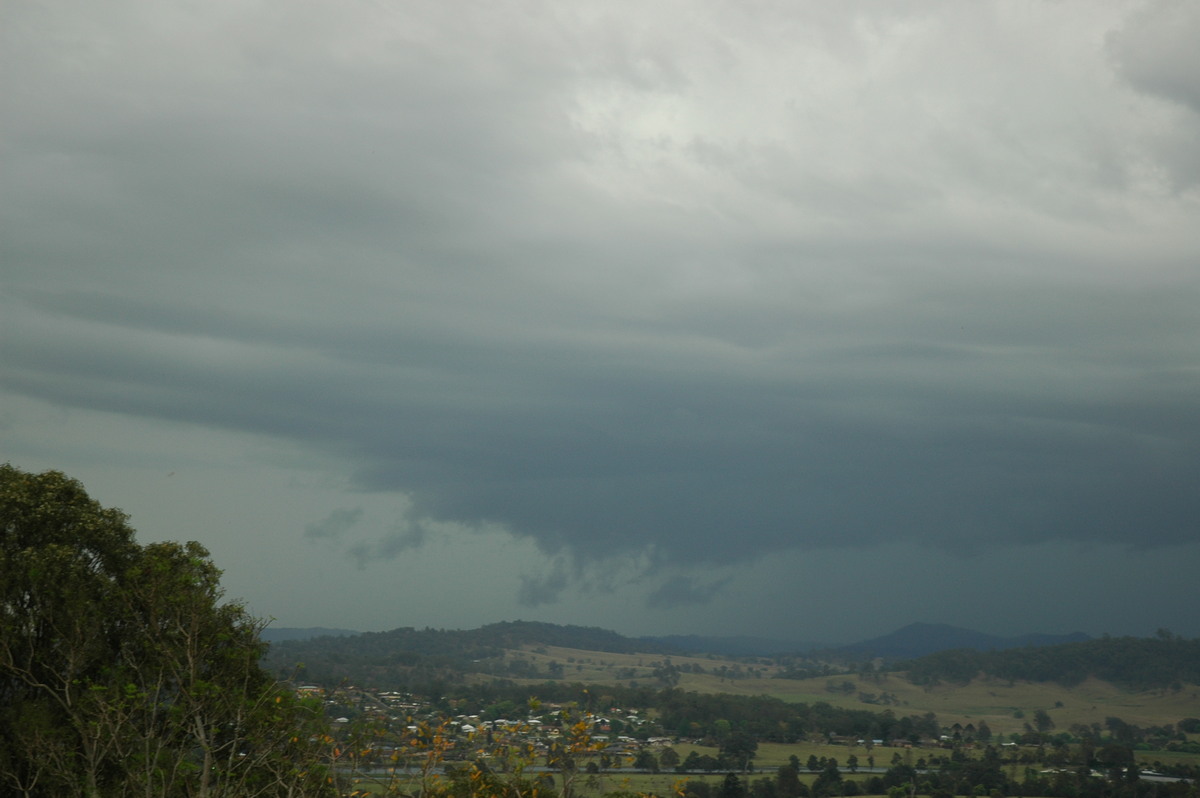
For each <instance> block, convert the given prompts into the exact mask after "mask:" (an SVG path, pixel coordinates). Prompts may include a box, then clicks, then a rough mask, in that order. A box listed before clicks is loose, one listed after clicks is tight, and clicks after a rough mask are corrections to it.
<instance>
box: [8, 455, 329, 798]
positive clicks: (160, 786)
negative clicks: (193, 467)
mask: <svg viewBox="0 0 1200 798" xmlns="http://www.w3.org/2000/svg"><path fill="white" fill-rule="evenodd" d="M219 581H220V571H219V570H218V569H217V568H216V567H215V566H214V565H213V564H212V562H211V561H210V560H209V556H208V552H207V551H205V549H204V548H203V547H202V546H200V545H199V544H198V543H194V542H192V543H183V544H180V543H153V544H149V545H145V546H143V545H139V544H138V543H137V542H136V540H135V539H134V533H133V530H132V529H131V528H130V527H129V525H128V523H127V517H126V516H125V514H124V513H122V512H121V511H119V510H116V509H110V508H104V507H102V506H100V504H99V503H97V502H96V501H94V500H93V499H91V498H90V497H89V496H88V495H87V493H86V492H85V491H84V489H83V486H82V485H80V483H78V482H77V481H75V480H72V479H69V478H68V477H66V476H65V475H63V474H61V473H59V472H54V471H50V472H46V473H42V474H29V473H26V472H23V471H21V470H19V469H17V468H14V467H13V466H11V465H7V464H6V465H2V466H0V780H2V781H0V792H2V793H3V794H13V795H21V796H26V798H38V797H39V796H61V795H84V796H88V798H105V797H106V796H117V795H122V796H123V795H134V794H136V795H144V796H168V795H169V796H175V795H185V796H193V795H194V796H203V797H205V798H219V797H220V796H234V795H236V796H256V795H261V796H307V795H323V794H326V793H328V792H329V791H330V790H331V789H332V788H331V787H330V786H329V781H328V778H327V775H326V773H325V772H324V771H323V769H322V768H321V767H320V765H319V764H318V763H319V760H318V758H317V756H316V754H317V749H316V745H317V744H318V741H319V740H320V737H321V735H320V731H321V728H322V722H323V721H322V718H321V713H320V708H319V707H315V706H309V705H306V704H304V703H303V702H301V701H299V700H297V699H296V698H295V697H294V696H293V694H292V693H291V691H289V690H287V689H285V688H284V687H283V686H281V685H280V684H278V683H277V682H276V681H275V680H274V679H273V678H271V677H270V676H269V675H268V674H267V673H266V672H265V671H263V670H262V668H261V667H260V665H259V658H260V657H261V655H262V652H263V645H262V644H261V643H260V642H259V638H258V634H259V632H260V630H261V627H260V625H259V623H258V622H257V621H255V620H254V619H253V618H251V617H250V616H249V615H248V614H247V612H246V610H245V608H244V607H243V606H241V605H240V604H237V603H222V591H221V588H220V584H219Z"/></svg>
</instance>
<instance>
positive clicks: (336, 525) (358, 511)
mask: <svg viewBox="0 0 1200 798" xmlns="http://www.w3.org/2000/svg"><path fill="white" fill-rule="evenodd" d="M362 516H363V511H362V508H361V507H356V508H354V509H353V510H347V509H344V508H339V509H337V510H334V511H333V512H332V513H330V514H329V516H328V517H327V518H324V519H322V520H320V521H317V522H316V523H313V524H309V525H308V526H306V527H304V536H305V537H306V538H312V539H316V540H324V539H334V540H336V539H338V538H341V537H342V536H343V535H345V533H346V532H347V531H348V530H349V529H350V528H351V527H353V526H355V525H357V524H358V522H359V521H360V520H362Z"/></svg>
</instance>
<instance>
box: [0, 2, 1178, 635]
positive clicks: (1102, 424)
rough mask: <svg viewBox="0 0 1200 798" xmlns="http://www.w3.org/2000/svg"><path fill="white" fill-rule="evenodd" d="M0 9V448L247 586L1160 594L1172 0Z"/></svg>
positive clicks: (636, 598) (893, 618) (755, 614)
mask: <svg viewBox="0 0 1200 798" xmlns="http://www.w3.org/2000/svg"><path fill="white" fill-rule="evenodd" d="M0 18H2V22H0V280H2V282H0V335H2V339H0V346H2V350H0V460H7V461H10V462H12V463H13V464H14V465H17V466H19V467H22V468H25V469H28V470H42V469H47V468H55V469H59V470H63V471H66V472H67V473H68V474H70V475H72V476H74V477H77V478H79V479H81V480H82V481H83V482H84V484H85V486H86V487H87V488H88V489H89V490H90V491H91V493H92V494H93V495H94V496H95V497H96V498H98V499H99V500H101V501H102V502H104V503H105V504H108V505H115V506H118V507H121V508H123V509H124V510H126V511H127V512H129V513H130V514H131V516H132V523H133V525H134V526H135V527H136V528H137V529H138V530H139V536H140V538H141V539H142V540H144V541H150V540H159V539H195V540H199V541H200V542H202V543H203V544H205V545H206V546H208V547H209V549H210V550H211V551H212V553H213V556H214V559H215V560H216V562H217V565H218V566H220V567H222V568H223V569H225V572H226V575H225V585H226V588H227V591H228V595H229V596H230V597H231V598H241V599H244V600H245V601H246V602H247V603H248V604H249V605H250V607H251V609H252V610H253V611H254V612H255V613H257V614H258V615H260V616H264V617H271V618H274V619H276V620H275V625H278V626H315V625H323V626H337V627H346V628H354V629H362V630H382V629H390V628H395V627H398V626H418V627H421V626H435V627H446V628H473V627H475V626H479V625H481V624H485V623H490V622H494V621H500V620H513V619H518V618H523V619H526V620H546V621H552V622H557V623H578V624H586V625H596V626H603V627H606V628H610V629H615V630H617V631H619V632H622V633H625V634H658V633H704V634H766V635H774V636H779V637H788V638H793V639H813V640H820V641H828V642H848V641H852V640H857V639H862V638H866V637H870V636H874V635H877V634H883V633H886V632H889V631H892V630H893V629H895V628H898V627H899V626H902V625H904V624H907V623H909V622H912V621H927V622H943V623H952V624H956V625H960V626H968V627H971V628H975V629H979V630H981V631H986V632H991V633H995V634H1017V633H1023V632H1033V631H1040V632H1070V631H1075V630H1081V631H1085V632H1088V633H1091V634H1102V633H1106V632H1107V633H1111V634H1150V633H1152V632H1153V631H1154V630H1155V629H1156V628H1158V627H1167V628H1170V629H1172V630H1173V631H1175V632H1176V633H1180V634H1184V635H1188V636H1197V635H1200V616H1198V615H1197V614H1196V612H1195V608H1196V607H1197V606H1198V605H1200V582H1198V580H1197V573H1198V572H1200V489H1198V486H1200V48H1197V47H1196V46H1195V43H1196V42H1197V41H1200V4H1196V3H1192V2H1187V1H1186V0H1179V2H1093V1H1092V0H1088V2H1062V3H1049V2H1047V3H1023V2H997V3H991V2H971V3H961V2H942V3H939V2H919V3H901V2H896V3H876V2H871V3H855V2H838V3H824V2H821V3H818V2H810V3H798V2H768V1H767V0H762V1H757V0H751V1H750V2H743V0H738V1H737V2H717V1H716V0H688V1H687V2H682V1H681V2H664V3H646V2H641V1H640V0H639V1H638V2H628V3H622V2H607V1H606V2H588V3H583V2H520V1H519V0H514V1H512V2H505V1H501V2H475V3H471V2H461V3H460V2H454V3H449V2H444V0H429V1H428V2H415V1H414V2H409V1H408V0H361V1H360V2H344V1H339V2H332V1H330V2H306V3H294V2H285V1H284V0H262V1H261V2H251V0H237V1H236V2H222V1H221V0H204V2H161V3H144V2H106V3H95V2H91V1H90V0H78V1H77V2H72V1H71V0H64V1H63V2H54V1H53V0H51V1H50V2H46V1H45V0H38V1H37V2H33V0H29V1H28V2H25V1H24V0H16V1H15V2H7V3H5V5H4V10H3V12H0Z"/></svg>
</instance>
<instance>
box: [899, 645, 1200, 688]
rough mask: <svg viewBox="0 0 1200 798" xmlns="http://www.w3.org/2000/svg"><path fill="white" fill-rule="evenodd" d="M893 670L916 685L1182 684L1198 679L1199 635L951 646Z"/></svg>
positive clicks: (1192, 682) (1167, 685)
mask: <svg viewBox="0 0 1200 798" xmlns="http://www.w3.org/2000/svg"><path fill="white" fill-rule="evenodd" d="M895 670H901V671H907V672H908V679H909V681H911V682H912V683H913V684H918V685H935V684H940V683H954V684H965V683H967V682H969V681H971V680H972V679H974V678H976V677H978V676H983V677H990V678H995V679H1005V680H1008V681H1030V682H1056V683H1058V684H1061V685H1063V686H1064V687H1071V686H1073V685H1077V684H1079V683H1080V682H1082V681H1084V680H1085V679H1088V678H1089V677H1095V678H1098V679H1103V680H1104V681H1107V682H1111V683H1113V684H1116V685H1119V686H1121V687H1125V688H1129V689H1133V690H1152V689H1182V686H1183V685H1184V684H1200V639H1197V640H1185V639H1183V638H1180V637H1176V636H1174V635H1171V634H1170V633H1167V632H1161V633H1160V634H1159V636H1158V637H1153V638H1142V637H1115V638H1107V637H1106V638H1099V639H1096V640H1088V641H1085V642H1080V643H1066V644H1063V645H1060V646H1047V647H1039V648H1020V649H1008V650H1004V651H973V650H970V649H955V650H952V651H939V652H938V653H936V654H930V655H928V656H925V657H921V658H920V659H916V660H911V661H908V662H902V663H897V664H896V665H895Z"/></svg>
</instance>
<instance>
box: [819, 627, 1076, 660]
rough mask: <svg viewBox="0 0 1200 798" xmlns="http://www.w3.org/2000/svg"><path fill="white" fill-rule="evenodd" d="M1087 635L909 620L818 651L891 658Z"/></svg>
mask: <svg viewBox="0 0 1200 798" xmlns="http://www.w3.org/2000/svg"><path fill="white" fill-rule="evenodd" d="M1090 639H1091V637H1089V636H1088V635H1086V634H1084V633H1083V632H1072V633H1071V634H1065V635H1048V634H1026V635H1018V636H1016V637H997V636H996V635H989V634H985V633H983V632H976V631H974V630H972V629H962V628H960V627H957V626H948V625H946V624H941V623H911V624H909V625H908V626H905V627H904V628H902V629H897V630H896V631H894V632H892V633H891V634H887V635H884V636H883V637H876V638H873V639H871V640H864V641H862V642H861V643H853V644H851V645H848V646H839V647H837V648H832V649H826V650H824V651H821V652H819V653H820V655H821V656H825V657H829V658H832V659H852V660H862V659H867V658H869V657H883V658H884V659H890V660H896V659H916V658H917V657H924V656H927V655H929V654H936V653H937V652H939V651H948V650H951V649H962V648H966V649H971V650H973V651H1002V650H1004V649H1009V648H1028V647H1042V646H1057V645H1061V644H1063V643H1080V642H1083V641H1085V640H1090Z"/></svg>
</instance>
